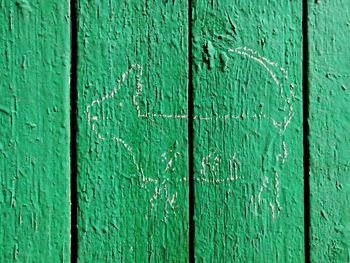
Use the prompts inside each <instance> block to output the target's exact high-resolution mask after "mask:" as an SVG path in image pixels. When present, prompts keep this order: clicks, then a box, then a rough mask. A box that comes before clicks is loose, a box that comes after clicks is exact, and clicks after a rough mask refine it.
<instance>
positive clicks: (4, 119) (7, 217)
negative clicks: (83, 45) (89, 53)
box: [0, 0, 70, 262]
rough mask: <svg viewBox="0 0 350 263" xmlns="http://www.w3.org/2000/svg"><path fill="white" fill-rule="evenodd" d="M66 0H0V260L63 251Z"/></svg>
mask: <svg viewBox="0 0 350 263" xmlns="http://www.w3.org/2000/svg"><path fill="white" fill-rule="evenodd" d="M69 25H70V20H69V5H68V3H67V1H63V2H59V3H58V2H57V1H40V3H39V2H38V1H25V0H21V1H0V32H1V33H0V36H1V38H0V50H1V52H0V67H1V70H0V94H1V96H0V125H1V128H0V218H1V219H0V221H1V228H0V235H1V237H0V262H68V261H69V256H70V245H69V243H70V200H69V198H70V194H69V178H70V174H69V70H70V64H69V61H70V47H69V45H70V39H69V35H70V34H69V33H70V28H69Z"/></svg>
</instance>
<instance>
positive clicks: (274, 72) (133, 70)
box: [85, 47, 295, 221]
mask: <svg viewBox="0 0 350 263" xmlns="http://www.w3.org/2000/svg"><path fill="white" fill-rule="evenodd" d="M227 51H228V52H229V53H231V54H233V55H237V56H242V57H246V58H248V59H249V60H251V61H253V62H255V63H258V64H259V65H260V66H261V67H262V68H263V69H264V70H265V71H266V72H267V74H268V75H269V76H270V77H271V79H272V80H273V82H274V83H275V85H276V86H278V87H279V90H280V96H281V98H284V101H285V105H286V107H287V109H288V111H287V114H286V115H285V117H284V118H283V120H280V121H277V120H275V119H274V118H273V117H272V116H269V115H268V114H266V113H264V112H260V113H259V114H256V113H254V114H250V113H248V112H246V113H241V114H238V115H233V114H230V113H227V114H225V115H219V116H193V119H194V120H201V121H212V120H232V121H243V120H249V119H253V120H258V119H268V120H270V121H271V123H272V125H273V127H275V128H276V129H277V133H278V134H279V136H282V135H283V133H284V132H285V131H286V129H287V127H288V126H289V124H290V123H291V121H292V119H293V116H294V108H293V100H294V99H295V92H294V86H293V84H289V88H288V90H285V85H284V84H283V79H284V80H288V73H287V71H286V70H285V69H284V68H282V67H280V66H279V65H278V64H277V63H276V62H273V61H271V60H270V59H268V58H266V57H264V56H262V55H261V54H259V53H258V52H256V51H254V50H253V49H250V48H247V47H236V48H230V49H228V50H227ZM130 74H134V75H135V76H136V90H135V91H134V95H133V96H132V105H133V107H134V109H135V111H136V113H137V117H138V118H139V119H150V118H154V119H173V120H181V119H188V115H187V114H172V113H157V114H155V113H151V112H147V111H145V110H143V109H142V107H141V106H140V105H139V103H138V99H139V98H140V97H141V96H142V93H143V91H144V89H143V84H142V77H143V68H142V66H141V65H140V64H132V65H131V66H130V67H129V68H128V69H127V70H126V71H125V72H124V73H123V74H122V75H121V77H120V78H119V80H117V86H116V87H114V88H113V89H112V91H110V92H107V93H105V95H104V96H102V97H101V98H99V99H95V100H93V101H91V103H90V104H89V105H87V106H86V108H85V113H86V115H87V122H88V125H89V126H90V128H91V131H92V132H93V133H95V134H96V136H97V138H98V139H99V140H106V139H107V138H105V137H104V136H103V135H102V134H100V132H99V131H98V129H97V128H96V123H97V122H98V121H108V117H102V118H101V119H99V117H98V116H96V115H91V110H92V108H93V107H96V106H98V105H100V104H103V103H105V102H106V101H108V100H112V99H114V98H115V97H116V95H117V94H118V93H119V92H120V91H121V89H122V88H127V87H123V86H125V85H124V84H125V82H126V80H127V77H128V76H129V75H130ZM279 75H281V76H282V79H281V78H279V77H278V76H279ZM108 139H112V140H113V141H115V142H116V143H117V144H118V145H120V146H121V147H122V148H124V149H125V150H126V152H127V153H128V154H129V155H130V157H131V159H132V162H133V165H134V166H135V168H136V169H137V171H138V172H139V174H140V176H141V181H142V183H143V185H142V187H143V188H144V187H146V184H152V185H154V190H153V191H154V193H153V194H152V196H151V198H150V199H149V203H150V210H151V211H153V209H154V208H155V206H156V201H157V200H158V199H160V198H163V199H164V202H165V203H164V220H165V221H166V220H167V216H168V214H169V210H168V209H169V207H170V208H171V209H173V210H174V209H175V203H176V198H177V196H178V194H177V192H175V193H172V194H170V193H169V189H168V185H167V182H169V180H170V179H169V177H166V176H164V178H163V179H162V180H160V179H153V178H151V177H148V176H146V175H145V174H144V171H143V168H142V167H141V166H140V164H139V163H138V161H137V158H136V156H135V153H134V150H133V148H132V147H131V144H130V143H128V142H126V141H125V140H124V139H123V138H121V137H116V136H114V135H112V136H111V138H108ZM282 148H283V152H282V153H278V154H277V155H276V161H279V160H281V163H282V165H283V164H285V163H286V160H287V157H288V152H287V144H286V142H285V141H283V143H282ZM179 155H180V153H179V152H178V151H175V150H173V149H168V150H167V151H165V152H164V153H163V154H162V156H161V157H160V159H161V162H162V163H164V164H165V166H164V170H163V174H166V173H167V172H169V171H172V172H174V169H175V168H174V167H173V164H174V162H176V159H177V158H178V156H179ZM226 163H227V164H228V166H229V171H230V172H229V175H227V176H226V177H224V178H217V177H216V175H218V174H219V172H220V166H221V165H223V161H222V159H221V156H220V155H218V154H216V153H215V151H214V152H212V153H209V154H208V155H207V156H203V157H202V161H201V170H200V176H196V177H195V178H194V180H195V181H198V182H202V183H213V184H221V183H225V182H234V181H237V180H239V179H240V177H239V174H238V168H239V166H240V162H239V157H238V156H237V154H236V153H233V154H232V157H231V158H230V159H229V160H228V162H226ZM209 172H210V173H211V174H213V175H214V176H212V178H210V179H209V178H207V177H206V176H205V175H206V174H207V173H209ZM274 180H275V183H274V189H275V190H274V192H275V193H274V196H275V197H274V200H273V202H272V201H269V206H270V208H271V214H272V218H273V219H275V218H276V208H275V205H276V206H277V210H278V211H277V215H278V214H279V212H280V211H281V206H280V202H279V199H278V198H279V174H278V173H277V172H275V174H274ZM177 181H178V182H187V181H188V179H187V178H178V179H177ZM268 185H269V180H268V177H266V176H265V177H264V178H263V180H262V182H261V186H260V190H259V192H258V194H257V196H256V197H255V196H253V195H251V196H250V198H249V201H248V205H247V207H248V208H249V207H250V206H251V205H252V206H253V210H254V214H257V208H258V207H259V206H260V205H261V200H262V198H263V193H264V190H265V189H266V188H267V187H268Z"/></svg>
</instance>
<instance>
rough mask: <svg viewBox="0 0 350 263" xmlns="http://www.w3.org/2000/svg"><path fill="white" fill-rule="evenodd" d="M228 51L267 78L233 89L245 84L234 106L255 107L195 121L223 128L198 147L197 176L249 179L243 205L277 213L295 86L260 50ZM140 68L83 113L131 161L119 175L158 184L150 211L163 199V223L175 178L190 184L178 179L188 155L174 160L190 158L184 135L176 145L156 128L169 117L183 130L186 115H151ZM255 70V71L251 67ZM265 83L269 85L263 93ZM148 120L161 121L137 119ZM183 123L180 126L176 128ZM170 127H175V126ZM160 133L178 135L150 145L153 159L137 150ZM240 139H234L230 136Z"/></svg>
mask: <svg viewBox="0 0 350 263" xmlns="http://www.w3.org/2000/svg"><path fill="white" fill-rule="evenodd" d="M226 52H227V53H228V54H230V55H231V56H232V57H233V58H235V59H234V62H236V63H243V62H239V61H240V60H241V59H245V60H244V63H245V65H246V66H247V65H250V66H251V67H253V69H259V72H260V74H261V72H264V75H262V76H261V78H262V83H261V87H249V85H248V84H244V87H243V88H242V87H239V86H237V87H236V88H241V89H242V91H241V92H240V94H241V96H242V98H241V99H240V98H238V99H237V101H236V104H237V102H239V101H240V102H242V101H243V99H244V100H245V101H247V102H249V101H250V103H251V104H250V106H249V109H252V110H251V111H244V110H242V111H241V112H238V113H237V111H235V112H234V113H233V112H220V110H219V114H216V115H213V116H208V115H207V114H206V115H195V116H193V119H194V122H196V121H200V122H201V125H214V124H213V123H215V125H217V126H220V125H221V126H222V127H224V128H222V129H221V130H220V131H219V133H221V134H222V142H212V143H213V145H210V142H209V141H208V142H207V143H204V145H200V146H196V145H195V147H202V149H199V150H198V151H197V152H198V153H200V154H202V155H201V156H200V158H198V159H199V160H200V162H199V163H196V164H195V175H194V181H195V182H198V183H203V184H212V185H213V187H215V186H216V185H218V184H227V185H230V184H231V185H232V184H234V186H235V187H243V184H242V185H240V184H239V181H240V180H241V181H243V182H244V183H245V184H244V185H247V184H250V185H251V187H250V188H249V189H248V190H247V191H248V193H249V194H248V195H249V198H247V200H245V206H246V208H247V209H249V210H251V211H253V213H255V214H257V213H258V212H259V207H260V205H261V203H262V202H265V205H266V204H267V205H268V206H269V207H270V209H271V214H272V217H273V218H275V217H276V216H277V215H278V214H279V212H280V211H281V209H282V207H281V204H280V202H279V187H280V185H279V184H280V183H279V177H280V176H283V165H284V163H285V162H286V161H287V158H288V145H287V143H286V142H285V141H284V140H283V134H284V133H285V132H286V130H287V128H288V126H289V124H290V122H291V121H292V118H293V115H294V108H293V102H294V100H295V94H294V90H293V89H294V87H293V85H292V84H290V83H288V74H287V72H286V70H284V69H283V68H282V67H280V66H279V65H278V64H277V63H275V62H273V61H271V60H269V59H267V58H265V57H264V56H262V55H260V54H259V53H257V52H256V51H254V50H252V49H249V48H246V47H237V48H232V49H229V50H227V51H226ZM143 70H144V69H143V67H142V66H141V65H139V64H133V65H131V66H130V67H129V68H128V69H127V70H126V71H125V72H124V73H122V74H121V77H120V79H118V80H117V82H116V86H115V87H113V88H111V89H110V90H109V91H108V92H106V93H105V94H104V96H102V97H100V98H96V99H94V100H93V101H91V103H89V104H88V105H87V106H86V116H87V122H88V125H89V127H90V130H91V133H92V134H94V135H95V136H96V138H97V139H98V140H101V141H108V143H110V144H112V145H115V146H116V147H117V149H118V151H119V152H120V156H121V159H120V160H122V162H125V163H128V169H127V174H122V175H121V176H123V177H125V178H127V179H128V180H133V181H135V182H138V185H139V186H140V187H141V188H145V189H148V191H149V189H153V190H151V193H150V196H149V203H150V207H151V209H153V207H154V206H155V205H157V202H158V201H159V200H160V199H162V197H163V201H164V202H165V205H164V206H165V208H164V210H165V220H166V217H167V216H168V213H169V211H168V209H170V208H172V210H174V209H175V208H176V198H177V197H178V193H177V191H176V189H173V188H172V187H171V185H172V184H171V182H173V181H176V182H183V183H188V178H187V177H186V176H185V177H184V176H181V173H180V176H178V173H177V170H176V169H181V167H182V169H183V167H184V166H183V162H185V161H186V160H180V164H179V168H177V161H178V160H179V159H181V158H182V156H184V155H185V152H186V151H187V148H186V145H183V143H184V142H186V140H185V141H182V142H180V143H179V139H178V138H176V134H177V133H176V132H174V131H173V132H169V131H167V130H163V131H157V130H155V129H157V128H159V127H162V123H165V122H166V123H169V122H170V123H173V127H174V129H176V128H175V127H185V126H186V125H187V121H188V115H187V114H183V113H176V112H160V113H159V112H148V111H147V107H146V106H145V103H144V102H145V98H144V96H145V94H147V90H148V89H150V88H151V87H147V85H145V84H144V83H143V76H144V72H143ZM227 74H228V73H227ZM250 74H257V73H255V72H254V71H253V70H252V72H251V73H250ZM266 82H269V85H266ZM266 88H270V89H271V90H266V91H264V92H261V90H262V89H266ZM259 90H260V91H259ZM258 93H259V94H266V97H268V98H269V100H270V103H269V105H261V102H260V101H257V100H256V98H257V97H258V96H257V94H258ZM222 95H225V94H222ZM249 96H250V97H251V98H252V99H251V100H250V97H249ZM255 104H256V105H255ZM218 107H220V105H218ZM243 108H245V107H243ZM149 121H154V122H156V123H157V124H158V125H155V127H156V128H155V129H154V128H152V125H151V124H149V125H147V124H144V125H139V124H138V123H142V122H143V123H145V122H149ZM178 122H180V123H181V125H182V126H181V125H180V126H176V125H175V124H176V123H178ZM218 123H221V124H220V125H218ZM225 123H228V125H227V127H228V128H225V127H226V126H225ZM166 127H171V124H170V126H169V125H167V126H166ZM208 130H210V129H208ZM210 131H211V132H212V130H210ZM262 131H263V132H262ZM161 136H168V137H169V136H173V137H172V138H167V141H171V142H172V143H171V144H170V145H168V147H167V148H157V147H152V150H153V152H152V155H154V156H158V157H159V159H150V157H149V156H145V155H146V154H147V153H145V152H140V151H137V149H138V147H139V146H140V145H142V144H144V143H145V142H146V143H145V144H147V143H150V142H152V141H154V142H156V141H157V140H159V139H161ZM199 136H201V134H199ZM206 136H207V134H203V138H205V137H206ZM149 137H153V138H149ZM155 137H158V138H155ZM225 137H227V138H231V140H228V141H234V143H233V145H230V144H227V143H226V139H225ZM235 137H236V139H233V140H232V138H235ZM216 138H217V136H216ZM202 141H205V139H203V140H202ZM253 153H254V156H252V154H253ZM150 160H151V161H152V162H158V163H153V166H154V167H157V169H156V170H158V171H156V172H155V173H153V174H150V171H149V169H147V168H145V166H147V163H148V162H149V161H150ZM181 162H182V164H181ZM185 166H186V165H185ZM153 170H154V169H153ZM182 174H183V172H182ZM169 183H170V184H169ZM245 187H246V186H245Z"/></svg>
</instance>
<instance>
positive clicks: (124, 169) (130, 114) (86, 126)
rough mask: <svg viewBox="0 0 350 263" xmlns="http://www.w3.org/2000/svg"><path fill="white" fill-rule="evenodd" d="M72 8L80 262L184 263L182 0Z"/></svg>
mask: <svg viewBox="0 0 350 263" xmlns="http://www.w3.org/2000/svg"><path fill="white" fill-rule="evenodd" d="M78 2H79V5H78V96H79V99H78V111H79V123H78V124H79V131H78V140H77V145H78V195H79V202H78V203H79V212H78V233H79V235H78V236H79V245H78V250H79V251H78V260H79V262H102V261H103V262H185V261H187V259H188V253H187V252H188V240H187V239H188V234H187V232H188V160H187V159H188V147H187V145H188V143H187V121H188V120H187V82H188V81H187V79H188V77H187V72H188V67H187V65H188V61H187V56H188V55H187V52H188V48H187V43H188V39H187V35H188V32H187V24H188V21H187V12H188V9H187V1H184V0H181V1H156V0H153V1H139V0H137V1H126V0H124V1H120V0H118V1H117V0H111V1H87V0H80V1H78Z"/></svg>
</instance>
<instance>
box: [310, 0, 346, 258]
mask: <svg viewBox="0 0 350 263" xmlns="http://www.w3.org/2000/svg"><path fill="white" fill-rule="evenodd" d="M308 3H309V17H308V25H309V27H308V28H309V29H308V31H309V34H308V36H309V101H310V105H309V127H310V134H309V145H310V191H311V196H310V208H311V212H310V215H311V261H312V262H350V221H349V215H350V208H349V202H350V198H349V197H350V190H349V189H350V177H349V170H350V169H349V168H350V137H349V135H348V134H349V130H350V108H349V105H350V97H349V81H350V73H349V65H350V64H349V62H350V44H349V39H350V5H349V2H348V1H345V0H336V1H329V0H327V1H308Z"/></svg>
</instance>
